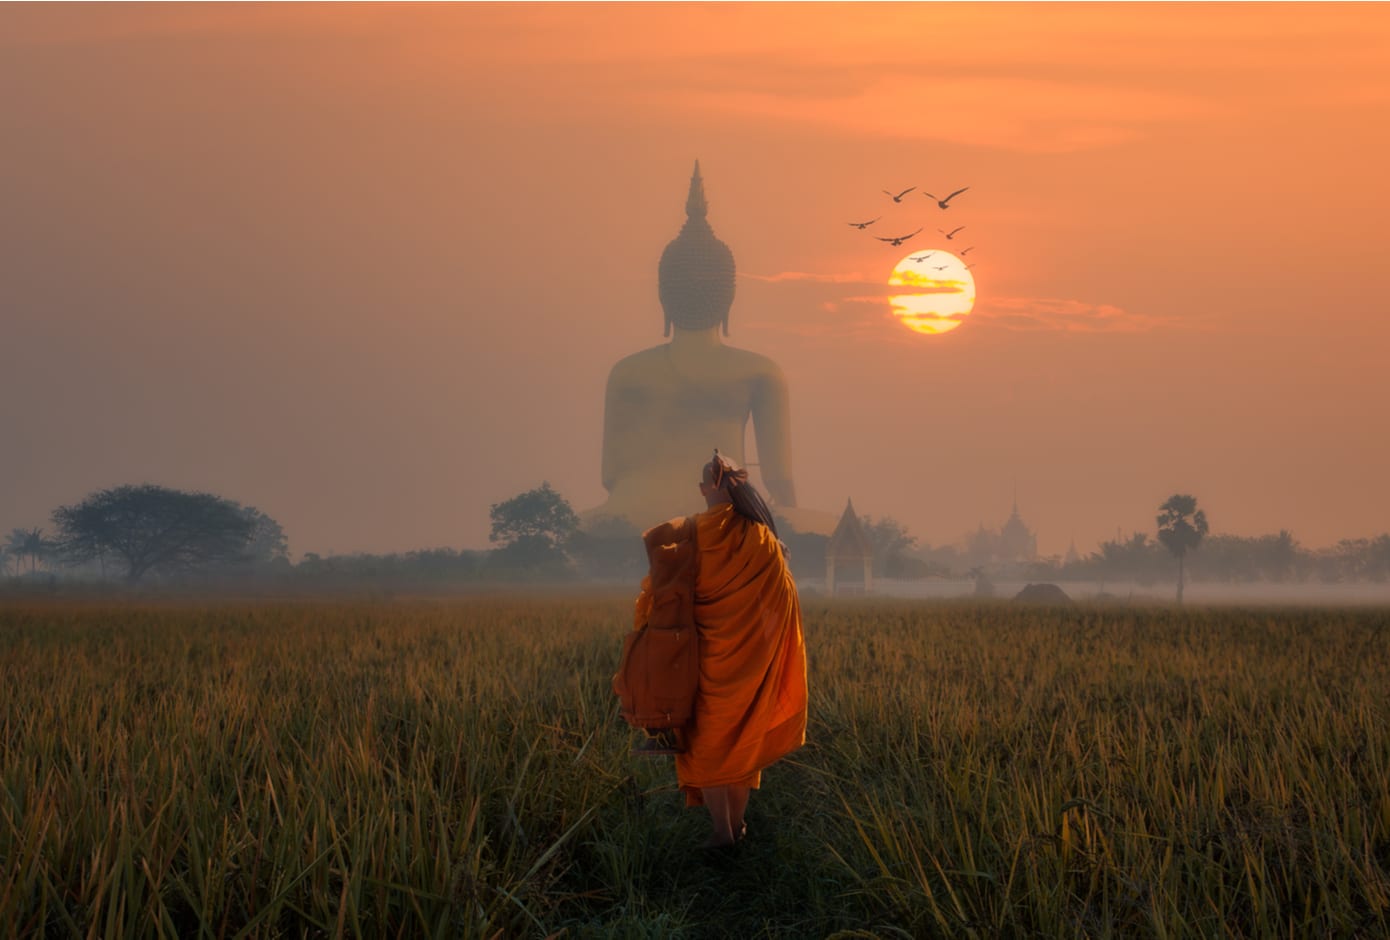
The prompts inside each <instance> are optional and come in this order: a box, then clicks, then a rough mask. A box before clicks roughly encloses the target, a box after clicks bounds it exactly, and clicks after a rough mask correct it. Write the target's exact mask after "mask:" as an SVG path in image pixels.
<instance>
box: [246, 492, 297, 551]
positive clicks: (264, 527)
mask: <svg viewBox="0 0 1390 940" xmlns="http://www.w3.org/2000/svg"><path fill="white" fill-rule="evenodd" d="M241 512H242V515H244V516H245V517H246V520H247V521H248V522H250V523H251V535H250V537H249V538H248V539H247V541H246V557H247V560H248V561H251V562H252V563H254V564H261V565H283V564H285V563H287V562H288V561H289V560H290V542H289V539H287V538H286V537H285V530H284V529H283V528H281V527H280V523H278V522H276V521H275V520H274V519H272V518H270V517H269V516H267V515H266V514H265V513H263V512H261V511H260V510H259V509H257V508H256V507H254V506H243V507H241Z"/></svg>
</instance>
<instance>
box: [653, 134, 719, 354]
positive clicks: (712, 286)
mask: <svg viewBox="0 0 1390 940" xmlns="http://www.w3.org/2000/svg"><path fill="white" fill-rule="evenodd" d="M708 212H709V206H708V204H707V203H706V202H705V184H704V181H703V180H701V179H700V161H699V160H696V161H695V172H694V174H693V175H692V176H691V177H690V195H689V196H688V197H687V198H686V200H685V224H684V225H682V226H681V231H680V234H679V235H677V236H676V237H675V238H674V239H672V240H671V242H670V243H669V244H668V245H667V246H666V250H665V251H663V252H662V253H661V263H660V264H659V265H657V290H658V293H659V294H660V296H661V309H662V310H663V311H664V312H665V314H666V335H667V336H670V335H671V327H672V326H673V325H674V326H675V327H676V328H677V329H681V330H707V329H709V328H710V327H713V326H722V327H723V328H724V335H725V336H728V335H729V308H730V307H731V306H733V303H734V253H733V252H732V251H730V250H729V246H728V245H726V244H724V243H723V242H721V241H720V240H719V239H718V238H716V237H715V236H714V229H712V228H710V224H709V220H708V219H707V218H706V215H707V214H708Z"/></svg>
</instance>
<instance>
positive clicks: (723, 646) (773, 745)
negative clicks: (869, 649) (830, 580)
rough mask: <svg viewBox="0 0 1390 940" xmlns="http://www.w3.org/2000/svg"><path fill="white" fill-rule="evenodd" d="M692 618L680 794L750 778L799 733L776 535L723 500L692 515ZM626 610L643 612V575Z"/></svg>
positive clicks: (788, 597)
mask: <svg viewBox="0 0 1390 940" xmlns="http://www.w3.org/2000/svg"><path fill="white" fill-rule="evenodd" d="M695 523H696V526H697V527H698V535H697V538H696V542H697V544H698V546H699V563H698V572H699V574H698V577H697V580H696V586H695V622H696V623H697V624H698V629H699V632H700V689H699V694H698V695H697V696H696V700H695V719H694V721H693V722H691V723H690V724H689V725H687V726H686V728H685V732H684V737H685V751H684V753H682V754H678V755H677V756H676V778H677V780H678V782H679V783H680V786H681V789H682V790H684V791H685V795H686V804H687V805H689V806H699V805H701V804H702V803H703V802H704V800H703V798H702V796H701V794H700V790H701V788H703V787H721V786H744V787H757V786H758V784H759V782H760V780H761V776H762V770H763V768H765V767H767V766H768V765H769V764H772V763H773V762H775V761H777V760H778V759H779V758H782V757H784V756H786V755H787V754H789V753H791V752H792V751H794V750H796V748H798V747H800V746H801V745H802V744H804V743H805V741H806V646H805V641H804V640H803V638H802V633H801V605H800V602H799V600H798V598H797V594H796V585H795V583H794V582H793V581H792V577H791V572H790V571H789V570H788V568H787V563H786V559H785V558H784V557H783V549H782V545H781V543H780V542H779V541H778V539H777V537H776V536H775V535H773V534H772V532H771V531H769V530H768V528H767V527H766V526H763V525H760V524H758V523H754V522H750V521H749V520H747V519H745V518H744V517H743V516H741V515H739V514H738V513H737V512H735V511H734V508H733V506H731V505H729V504H727V503H726V504H724V505H720V506H715V507H713V508H711V509H710V510H708V511H707V512H703V513H700V514H699V515H697V516H696V517H695ZM642 588H643V589H642V593H641V595H640V596H639V597H638V599H637V608H636V611H635V615H636V621H637V623H638V624H641V623H644V622H646V619H647V616H648V615H649V614H650V613H651V606H652V596H651V588H650V582H649V581H644V582H643V585H642Z"/></svg>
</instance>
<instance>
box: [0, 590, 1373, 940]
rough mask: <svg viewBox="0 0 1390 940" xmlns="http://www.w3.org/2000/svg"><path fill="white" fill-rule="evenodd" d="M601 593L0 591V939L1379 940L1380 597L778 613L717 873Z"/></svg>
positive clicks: (623, 610)
mask: <svg viewBox="0 0 1390 940" xmlns="http://www.w3.org/2000/svg"><path fill="white" fill-rule="evenodd" d="M631 603H632V598H630V597H621V598H594V597H586V598H575V599H562V598H539V599H530V600H527V599H518V598H488V599H471V600H449V601H438V602H431V601H426V600H421V601H406V600H402V601H392V602H382V603H372V602H358V603H332V602H300V603H230V602H224V603H210V604H197V603H193V602H170V603H162V604H161V603H134V602H131V603H125V604H118V603H102V602H98V601H87V602H81V603H78V602H67V603H63V602H52V603H27V604H26V603H18V602H9V603H6V604H5V605H4V606H0V696H2V698H0V933H4V932H8V931H10V930H13V931H14V932H16V933H18V934H20V935H31V934H32V935H49V936H93V935H95V936H107V937H121V936H169V937H234V936H293V937H298V936H304V935H309V936H328V935H332V936H338V935H346V936H365V937H380V936H409V937H416V936H438V937H446V936H447V937H517V936H537V937H544V936H551V935H563V936H566V937H593V938H599V937H604V938H606V937H631V938H641V937H692V938H693V937H716V936H739V937H756V936H763V937H808V936H810V937H824V936H830V935H833V934H836V933H837V932H838V933H840V935H841V936H844V937H870V936H877V937H921V936H980V937H995V936H1001V935H1002V936H1047V937H1074V936H1096V937H1103V936H1123V937H1130V936H1152V937H1189V936H1211V937H1216V936H1230V935H1244V936H1276V935H1278V936H1340V937H1352V936H1358V935H1359V936H1368V937H1369V936H1383V935H1386V934H1387V933H1390V704H1388V701H1390V693H1387V691H1386V690H1387V689H1390V614H1387V613H1386V612H1381V611H1375V610H1364V609H1360V610H1357V609H1338V610H1307V609H1304V610H1294V609H1291V610H1269V609H1259V610H1243V609H1234V608H1232V609H1198V608H1191V609H1177V608H1171V607H1158V606H1155V607H1150V608H1122V607H1088V606H1084V605H1083V606H1079V607H1075V608H1070V609H1046V608H1030V607H1022V606H1017V605H1014V604H1011V603H1007V602H998V603H988V604H986V603H953V604H943V603H908V602H889V601H883V602H878V601H864V600H861V601H857V602H848V601H847V602H826V601H823V600H817V601H811V600H808V601H807V604H806V609H805V617H806V634H807V644H808V649H809V652H810V666H811V723H810V729H809V732H808V737H809V741H808V744H807V746H806V747H805V748H804V749H802V750H801V751H799V752H797V753H796V754H795V755H793V757H792V758H791V759H789V760H786V761H784V762H782V763H780V764H778V765H776V766H774V767H773V768H771V769H770V770H769V771H768V772H767V773H766V774H765V775H764V788H763V790H762V791H760V792H758V793H756V794H755V795H754V797H753V803H752V805H751V807H750V818H749V829H750V838H749V841H748V842H747V843H746V844H745V845H744V847H743V848H742V850H741V851H740V852H739V853H738V854H737V855H736V856H734V857H732V858H729V859H726V860H722V861H714V862H711V861H708V860H704V859H701V858H700V857H699V855H698V853H696V852H695V851H694V847H695V846H696V845H698V844H699V842H700V841H701V839H702V838H703V836H704V827H705V820H704V817H703V815H702V812H700V811H688V810H685V809H684V808H683V803H682V800H681V798H680V795H679V793H678V792H677V791H676V789H675V780H674V773H673V771H672V769H671V766H670V764H669V762H665V761H643V762H639V761H634V760H633V759H632V758H630V757H629V756H628V748H629V746H630V745H631V744H632V743H633V738H632V733H631V732H629V730H628V729H627V728H626V726H625V725H623V724H621V722H619V721H618V720H617V719H616V717H615V716H616V703H615V701H614V699H613V697H612V694H611V692H610V690H609V678H610V676H611V675H612V673H613V671H614V668H615V667H616V659H617V655H618V652H619V648H620V645H621V638H622V634H623V633H624V632H625V631H626V629H627V628H628V624H629V622H630V617H631Z"/></svg>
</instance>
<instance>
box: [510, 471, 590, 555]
mask: <svg viewBox="0 0 1390 940" xmlns="http://www.w3.org/2000/svg"><path fill="white" fill-rule="evenodd" d="M488 514H489V515H490V516H491V517H492V531H491V532H490V533H488V541H489V542H498V543H500V544H501V548H500V549H499V551H498V557H499V559H501V560H502V561H504V562H505V563H506V564H508V565H514V566H516V567H522V568H532V567H540V566H544V565H547V564H555V563H559V562H563V561H564V560H565V548H566V547H567V546H568V545H569V542H570V539H572V538H573V537H574V535H575V533H576V532H578V531H579V516H577V515H575V512H574V509H572V508H571V507H570V504H569V503H568V502H567V501H566V500H565V498H564V497H563V496H561V495H560V494H559V493H557V492H555V490H553V489H552V488H551V486H550V484H549V483H548V482H542V483H541V485H540V486H538V487H536V488H535V489H534V490H527V491H526V492H525V493H522V494H520V495H518V496H513V497H512V498H511V499H509V500H507V501H505V502H501V503H493V505H492V508H491V509H490V510H489V513H488Z"/></svg>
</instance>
